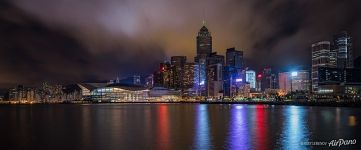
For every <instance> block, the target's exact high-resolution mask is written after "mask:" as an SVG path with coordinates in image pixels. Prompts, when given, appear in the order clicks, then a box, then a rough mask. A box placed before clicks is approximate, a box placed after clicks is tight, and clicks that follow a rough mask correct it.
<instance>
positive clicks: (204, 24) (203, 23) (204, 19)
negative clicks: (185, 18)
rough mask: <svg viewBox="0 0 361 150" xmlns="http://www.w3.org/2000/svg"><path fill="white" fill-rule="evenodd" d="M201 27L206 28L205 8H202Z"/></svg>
mask: <svg viewBox="0 0 361 150" xmlns="http://www.w3.org/2000/svg"><path fill="white" fill-rule="evenodd" d="M202 25H203V26H206V9H205V8H203V19H202Z"/></svg>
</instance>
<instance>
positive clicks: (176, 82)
mask: <svg viewBox="0 0 361 150" xmlns="http://www.w3.org/2000/svg"><path fill="white" fill-rule="evenodd" d="M186 61H187V57H186V56H172V57H171V67H172V79H173V80H172V85H171V87H172V88H174V89H183V84H182V80H183V75H184V65H185V64H186Z"/></svg>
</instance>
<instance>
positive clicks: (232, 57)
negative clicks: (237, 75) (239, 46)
mask: <svg viewBox="0 0 361 150" xmlns="http://www.w3.org/2000/svg"><path fill="white" fill-rule="evenodd" d="M226 65H227V66H232V67H234V68H237V69H243V65H244V64H243V51H240V50H236V49H235V48H234V47H232V48H228V49H227V51H226Z"/></svg>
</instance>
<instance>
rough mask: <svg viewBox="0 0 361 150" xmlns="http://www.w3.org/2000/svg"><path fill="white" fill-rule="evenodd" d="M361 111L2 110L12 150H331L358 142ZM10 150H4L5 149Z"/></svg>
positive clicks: (194, 107)
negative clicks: (331, 144)
mask: <svg viewBox="0 0 361 150" xmlns="http://www.w3.org/2000/svg"><path fill="white" fill-rule="evenodd" d="M360 121H361V109H359V108H346V107H310V106H271V105H239V104H233V105H229V104H224V105H221V104H211V105H207V104H89V105H88V104H87V105H76V104H74V105H61V104H58V105H1V106H0V144H1V145H2V147H6V148H5V149H34V150H41V149H51V150H67V149H102V150H107V149H116V150H120V149H131V150H138V149H172V150H173V149H180V150H184V149H292V150H298V149H330V147H328V146H313V147H312V146H307V145H302V144H301V142H307V141H313V142H317V141H320V142H324V141H325V142H329V141H331V140H333V139H340V138H342V139H356V140H357V142H359V143H357V144H356V145H352V146H342V147H333V149H336V148H338V149H361V146H360V145H361V124H360V123H361V122H360ZM1 149H2V148H1Z"/></svg>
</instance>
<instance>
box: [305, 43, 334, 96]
mask: <svg viewBox="0 0 361 150" xmlns="http://www.w3.org/2000/svg"><path fill="white" fill-rule="evenodd" d="M311 47H312V75H311V78H312V91H313V92H317V90H318V76H319V75H318V69H319V68H320V67H335V62H334V61H331V60H334V56H335V55H334V51H331V42H329V41H321V42H317V43H314V44H312V46H311Z"/></svg>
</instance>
